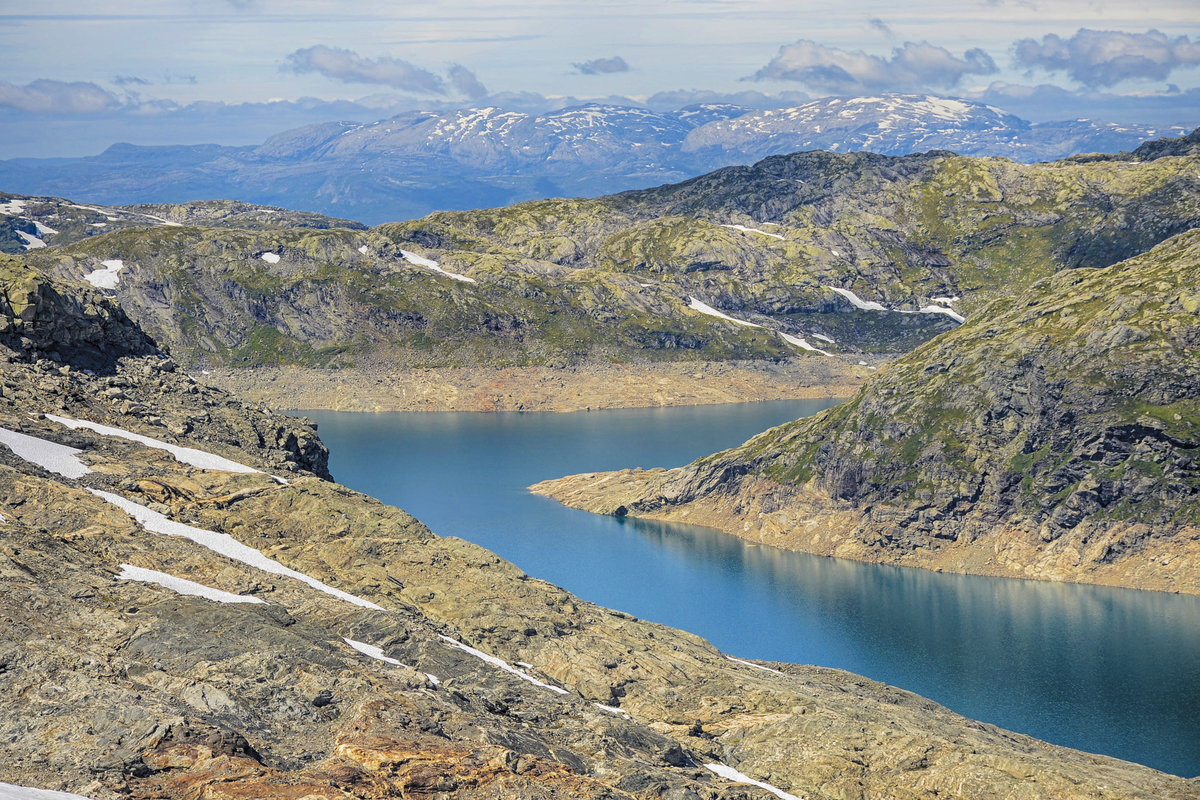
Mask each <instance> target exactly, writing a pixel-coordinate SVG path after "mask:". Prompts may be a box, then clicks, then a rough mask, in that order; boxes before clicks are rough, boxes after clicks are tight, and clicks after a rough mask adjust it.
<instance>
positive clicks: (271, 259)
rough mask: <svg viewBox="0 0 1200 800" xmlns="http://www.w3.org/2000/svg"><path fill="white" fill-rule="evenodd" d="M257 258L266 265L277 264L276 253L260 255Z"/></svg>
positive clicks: (277, 255) (277, 256) (277, 257)
mask: <svg viewBox="0 0 1200 800" xmlns="http://www.w3.org/2000/svg"><path fill="white" fill-rule="evenodd" d="M259 258H261V259H262V260H263V261H265V262H267V263H268V264H278V263H279V254H278V253H263V254H262V255H260V256H259Z"/></svg>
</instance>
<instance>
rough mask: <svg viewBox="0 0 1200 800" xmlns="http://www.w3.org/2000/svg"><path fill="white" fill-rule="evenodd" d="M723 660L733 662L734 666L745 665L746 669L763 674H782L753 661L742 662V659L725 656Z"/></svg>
mask: <svg viewBox="0 0 1200 800" xmlns="http://www.w3.org/2000/svg"><path fill="white" fill-rule="evenodd" d="M725 658H726V659H727V660H729V661H732V662H734V663H735V664H745V665H746V666H747V667H754V668H755V669H761V670H762V671H763V672H774V673H775V674H776V675H783V674H784V673H782V672H780V671H779V670H777V669H771V668H770V667H764V666H763V665H762V664H755V663H754V662H753V661H743V660H742V659H740V658H734V657H733V656H725Z"/></svg>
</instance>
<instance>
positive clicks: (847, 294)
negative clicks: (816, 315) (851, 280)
mask: <svg viewBox="0 0 1200 800" xmlns="http://www.w3.org/2000/svg"><path fill="white" fill-rule="evenodd" d="M825 288H826V289H828V290H829V291H831V292H837V293H838V294H840V295H841V296H842V297H844V298H846V299H847V300H849V301H850V305H852V306H854V307H855V308H859V309H862V310H863V311H887V310H888V309H887V308H886V307H885V306H884V305H883V304H882V303H876V302H875V301H874V300H863V299H862V298H861V297H859V296H858V295H856V294H855V293H854V292H852V291H850V290H849V289H839V288H838V287H836V286H826V287H825Z"/></svg>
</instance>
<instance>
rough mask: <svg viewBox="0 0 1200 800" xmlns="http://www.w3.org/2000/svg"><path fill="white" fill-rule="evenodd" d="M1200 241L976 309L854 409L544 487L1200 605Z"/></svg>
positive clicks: (774, 532) (1063, 277)
mask: <svg viewBox="0 0 1200 800" xmlns="http://www.w3.org/2000/svg"><path fill="white" fill-rule="evenodd" d="M1198 286H1200V232H1198V231H1193V232H1190V233H1186V234H1183V235H1180V236H1177V237H1174V238H1172V239H1170V240H1168V241H1167V242H1165V243H1163V244H1162V245H1159V246H1158V247H1157V248H1155V249H1153V250H1152V251H1150V252H1149V253H1147V254H1145V255H1143V256H1139V257H1136V258H1133V259H1130V260H1128V261H1125V262H1122V263H1120V264H1117V265H1115V266H1113V267H1109V268H1106V269H1099V270H1093V269H1075V270H1068V271H1064V272H1060V273H1058V274H1056V275H1054V276H1052V277H1050V278H1047V279H1044V280H1042V281H1040V282H1038V283H1036V284H1035V285H1033V286H1032V287H1030V288H1029V289H1028V290H1026V291H1025V292H1023V293H1022V294H1020V295H1018V296H1016V297H1014V298H1012V299H1008V300H999V301H996V302H994V303H993V304H991V305H989V306H987V307H985V308H983V309H981V310H980V311H978V312H977V313H976V314H975V315H974V317H973V319H971V320H969V321H968V322H967V324H965V325H963V326H962V327H961V328H959V329H958V330H956V331H953V332H952V333H949V334H946V335H945V336H942V337H939V338H937V339H935V340H934V341H932V342H929V343H928V344H926V345H924V346H923V347H921V348H919V349H918V350H916V351H915V352H913V353H911V354H910V355H908V356H906V357H904V358H903V359H900V360H899V361H897V362H895V363H894V364H892V365H890V366H889V367H888V368H887V369H886V370H884V371H883V372H882V373H880V374H879V376H878V377H876V378H874V379H873V380H871V381H870V382H869V383H868V384H867V385H866V386H865V387H864V388H863V389H862V390H861V391H860V392H859V393H858V394H857V395H856V396H855V397H854V398H853V399H851V400H850V401H848V402H847V403H845V404H843V405H841V406H838V407H836V408H834V409H831V410H829V411H827V412H824V413H823V414H821V415H818V416H816V417H813V418H811V419H806V420H800V421H797V422H794V423H790V424H788V425H784V426H781V427H779V428H775V429H773V430H770V431H767V432H766V433H764V434H761V435H760V436H758V437H756V438H754V439H752V440H751V441H749V442H747V443H746V444H745V445H743V446H741V447H739V448H736V449H734V450H730V451H727V452H725V453H719V454H717V455H714V456H710V457H708V458H705V459H701V460H700V461H697V462H695V463H694V464H692V465H690V466H688V467H684V468H681V469H677V470H669V471H661V470H660V471H653V472H642V473H625V474H620V475H616V474H610V475H605V476H594V475H593V476H577V477H575V478H569V479H564V480H563V481H562V482H557V483H556V482H549V483H548V484H545V485H542V486H541V487H540V488H538V489H536V490H537V491H543V492H546V493H550V494H552V495H553V496H555V497H558V498H559V499H562V500H563V501H564V502H567V503H569V504H571V505H578V506H581V507H585V508H588V509H589V510H595V511H603V512H605V513H629V514H638V515H648V516H660V517H671V518H678V517H681V516H682V515H683V514H684V513H688V514H689V518H690V519H691V520H692V521H697V522H703V521H704V520H706V519H707V520H708V521H709V522H710V523H711V524H714V525H717V526H718V527H723V528H725V529H727V530H730V531H731V532H734V533H737V534H739V535H744V536H749V537H750V538H756V539H762V540H767V541H771V542H773V543H779V544H782V545H784V546H787V547H792V548H795V549H800V550H809V551H813V552H818V553H827V554H833V555H842V556H848V557H851V558H860V559H865V560H872V561H883V562H892V563H900V564H911V565H915V566H928V567H937V568H944V569H954V570H960V571H966V572H981V573H985V574H997V575H1021V576H1028V577H1046V578H1056V579H1066V580H1076V581H1092V582H1100V583H1115V584H1119V585H1126V586H1133V587H1138V588H1152V589H1164V590H1179V591H1187V592H1200V570H1198V569H1197V568H1196V565H1197V563H1200V562H1198V561H1197V560H1196V558H1195V556H1196V555H1197V553H1200V459H1198V453H1200V400H1198V398H1197V387H1198V386H1200V355H1198V353H1200V316H1198V312H1200V293H1198V290H1197V287H1198Z"/></svg>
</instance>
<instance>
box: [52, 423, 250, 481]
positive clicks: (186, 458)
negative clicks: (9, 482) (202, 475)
mask: <svg viewBox="0 0 1200 800" xmlns="http://www.w3.org/2000/svg"><path fill="white" fill-rule="evenodd" d="M46 419H50V420H54V421H55V422H57V423H58V424H59V425H65V426H67V427H68V428H71V429H72V430H76V429H78V428H87V429H88V430H90V431H95V432H96V433H98V434H100V435H101V436H113V437H116V438H118V439H128V440H129V441H131V442H137V443H138V444H141V445H145V446H146V447H152V448H154V449H155V450H166V451H167V452H168V453H170V454H171V455H172V456H174V457H175V460H176V461H178V462H179V463H181V464H187V465H188V466H190V467H196V468H197V469H218V470H221V471H223V472H260V470H257V469H254V468H253V467H247V466H246V465H245V464H239V463H238V462H236V461H230V460H229V459H228V458H223V457H221V456H218V455H214V454H212V453H206V452H204V451H203V450H196V449H195V448H192V447H180V446H179V445H177V444H167V443H166V442H160V441H159V440H158V439H151V438H150V437H149V436H142V435H141V434H140V433H133V432H131V431H127V430H123V429H121V428H113V427H111V426H108V425H101V424H99V423H97V422H86V421H84V420H79V419H71V418H70V417H60V416H58V415H56V414H47V415H46Z"/></svg>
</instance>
